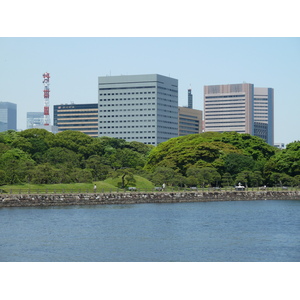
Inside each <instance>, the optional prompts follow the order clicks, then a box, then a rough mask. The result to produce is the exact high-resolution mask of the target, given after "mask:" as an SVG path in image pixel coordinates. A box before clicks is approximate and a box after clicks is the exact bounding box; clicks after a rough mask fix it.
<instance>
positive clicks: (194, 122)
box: [178, 106, 202, 136]
mask: <svg viewBox="0 0 300 300" xmlns="http://www.w3.org/2000/svg"><path fill="white" fill-rule="evenodd" d="M178 127H179V128H178V135H179V136H183V135H189V134H199V133H201V132H202V110H198V109H192V108H188V107H180V106H179V107H178Z"/></svg>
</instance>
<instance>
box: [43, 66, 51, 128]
mask: <svg viewBox="0 0 300 300" xmlns="http://www.w3.org/2000/svg"><path fill="white" fill-rule="evenodd" d="M43 77H44V80H43V84H44V125H45V126H49V125H50V116H49V94H50V90H49V85H50V83H49V80H50V74H49V73H47V72H46V73H44V74H43Z"/></svg>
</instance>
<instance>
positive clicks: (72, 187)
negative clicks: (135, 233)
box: [0, 175, 154, 194]
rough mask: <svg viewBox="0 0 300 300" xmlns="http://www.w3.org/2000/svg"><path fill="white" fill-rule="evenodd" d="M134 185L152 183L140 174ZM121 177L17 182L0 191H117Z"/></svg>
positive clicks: (141, 186)
mask: <svg viewBox="0 0 300 300" xmlns="http://www.w3.org/2000/svg"><path fill="white" fill-rule="evenodd" d="M134 178H135V185H134V186H135V187H136V188H137V189H141V190H152V189H153V187H154V185H153V184H152V183H151V182H150V181H149V180H147V179H146V178H143V177H141V176H137V175H136V176H134ZM120 181H121V178H114V179H113V178H108V179H106V180H104V181H95V182H93V183H69V184H17V185H3V186H0V193H11V194H30V193H34V194H35V193H37V194H38V193H41V194H44V193H93V192H94V185H96V187H97V188H96V192H98V193H100V192H114V191H118V190H119V188H118V183H119V182H120Z"/></svg>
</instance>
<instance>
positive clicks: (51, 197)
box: [0, 191, 300, 208]
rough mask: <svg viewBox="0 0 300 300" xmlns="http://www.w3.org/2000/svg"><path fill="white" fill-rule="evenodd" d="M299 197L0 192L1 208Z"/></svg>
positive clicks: (296, 194)
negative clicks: (13, 193) (12, 193)
mask: <svg viewBox="0 0 300 300" xmlns="http://www.w3.org/2000/svg"><path fill="white" fill-rule="evenodd" d="M289 199H295V200H296V199H298V200H300V191H280V192H279V191H256V192H254V191H228V192H226V191H217V192H171V193H170V192H153V193H141V192H131V193H128V192H125V193H91V194H31V195H29V194H18V195H16V194H15V195H11V194H0V208H1V207H26V206H63V205H107V204H136V203H178V202H209V201H246V200H289Z"/></svg>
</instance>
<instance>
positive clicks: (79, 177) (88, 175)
mask: <svg viewBox="0 0 300 300" xmlns="http://www.w3.org/2000/svg"><path fill="white" fill-rule="evenodd" d="M71 178H72V181H73V182H89V183H91V182H92V181H93V175H92V170H90V169H80V168H74V169H73V170H72V173H71Z"/></svg>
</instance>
